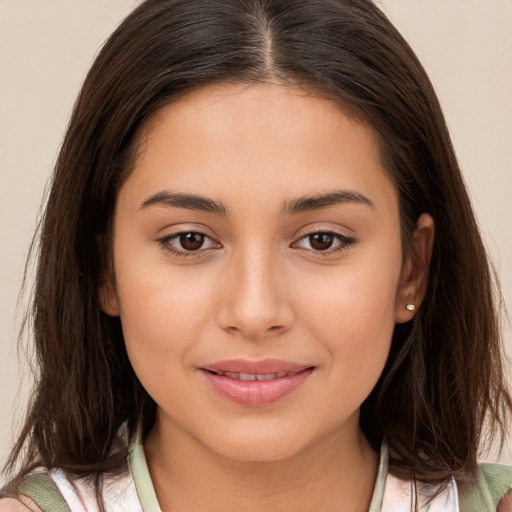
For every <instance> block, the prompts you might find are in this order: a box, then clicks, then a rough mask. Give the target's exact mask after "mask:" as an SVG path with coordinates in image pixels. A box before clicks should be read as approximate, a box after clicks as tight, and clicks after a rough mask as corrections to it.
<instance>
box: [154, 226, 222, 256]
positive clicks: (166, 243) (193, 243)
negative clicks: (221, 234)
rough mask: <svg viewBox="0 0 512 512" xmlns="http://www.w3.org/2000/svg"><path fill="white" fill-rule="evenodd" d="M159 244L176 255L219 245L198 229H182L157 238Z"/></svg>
mask: <svg viewBox="0 0 512 512" xmlns="http://www.w3.org/2000/svg"><path fill="white" fill-rule="evenodd" d="M159 243H160V245H162V247H163V248H164V249H165V250H166V251H169V252H171V253H174V254H178V255H188V254H189V253H194V252H199V251H203V250H206V249H212V248H215V247H220V245H219V244H218V243H216V242H214V241H213V240H212V239H211V238H210V237H209V236H208V235H205V234H204V233H200V232H198V231H183V232H181V233H176V234H174V235H171V236H166V237H164V238H161V239H160V240H159Z"/></svg>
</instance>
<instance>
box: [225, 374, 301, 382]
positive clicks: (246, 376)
mask: <svg viewBox="0 0 512 512" xmlns="http://www.w3.org/2000/svg"><path fill="white" fill-rule="evenodd" d="M215 374H216V375H219V376H221V377H229V378H230V379H236V380H243V381H253V380H272V379H279V378H281V377H286V376H287V375H293V374H292V373H289V372H279V373H265V374H255V373H242V372H240V373H236V372H215Z"/></svg>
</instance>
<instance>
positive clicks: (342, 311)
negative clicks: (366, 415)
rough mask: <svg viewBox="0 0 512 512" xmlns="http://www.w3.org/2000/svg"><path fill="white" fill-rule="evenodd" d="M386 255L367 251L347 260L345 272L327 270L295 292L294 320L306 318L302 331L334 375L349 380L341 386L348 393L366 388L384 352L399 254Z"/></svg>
mask: <svg viewBox="0 0 512 512" xmlns="http://www.w3.org/2000/svg"><path fill="white" fill-rule="evenodd" d="M380 254H381V255H382V254H383V253H382V252H381V253H380ZM389 256H390V257H389V258H379V260H377V258H375V257H374V256H372V254H371V253H370V256H369V257H368V258H365V257H364V256H363V257H361V258H360V259H358V261H357V264H356V263H355V262H349V261H348V260H347V265H346V267H345V268H339V269H333V270H334V271H333V272H332V273H331V274H330V275H329V276H325V280H324V281H323V282H322V281H320V282H319V281H318V280H317V282H316V286H306V287H304V289H303V290H302V293H301V296H302V300H301V312H302V313H301V314H300V315H298V316H302V317H303V318H309V325H308V326H307V328H308V329H309V330H310V331H311V333H312V334H313V336H314V337H315V338H317V339H319V340H322V341H323V343H324V345H325V346H326V347H327V348H328V350H329V351H330V353H331V358H332V361H335V362H336V363H337V365H338V368H340V371H341V372H343V373H344V375H345V376H347V375H350V376H351V377H350V379H347V381H346V382H348V385H349V386H350V387H351V388H353V390H354V391H355V390H357V388H358V386H360V385H363V386H365V387H366V388H368V387H369V389H367V391H368V392H369V391H370V390H371V388H372V387H373V385H374V383H375V382H376V380H377V379H378V377H379V375H380V373H381V371H382V369H383V367H384V364H385V362H386V359H387V356H388V353H389V348H390V344H391V338H392V335H393V330H394V327H395V300H396V289H397V283H398V279H399V275H400V269H401V257H400V254H398V252H397V253H395V251H391V252H390V254H389ZM349 263H353V264H349ZM364 382H366V384H364Z"/></svg>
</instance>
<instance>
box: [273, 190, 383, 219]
mask: <svg viewBox="0 0 512 512" xmlns="http://www.w3.org/2000/svg"><path fill="white" fill-rule="evenodd" d="M346 203H353V204H361V205H365V206H369V207H370V208H372V209H375V204H374V203H373V201H372V200H371V199H369V198H368V197H366V196H365V195H363V194H360V193H359V192H354V191H351V190H336V191H334V192H328V193H327V194H319V195H315V196H303V197H299V198H298V199H295V200H293V201H287V202H286V203H285V205H284V209H283V213H285V214H288V215H296V214H299V213H304V212H309V211H312V210H322V209H323V208H328V207H330V206H336V205H338V204H346Z"/></svg>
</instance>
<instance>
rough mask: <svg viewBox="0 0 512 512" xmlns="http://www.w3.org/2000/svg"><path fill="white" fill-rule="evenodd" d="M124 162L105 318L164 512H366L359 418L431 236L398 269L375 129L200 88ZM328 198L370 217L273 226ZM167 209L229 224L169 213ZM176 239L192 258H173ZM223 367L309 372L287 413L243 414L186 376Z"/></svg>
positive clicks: (328, 214) (325, 214)
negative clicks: (145, 425)
mask: <svg viewBox="0 0 512 512" xmlns="http://www.w3.org/2000/svg"><path fill="white" fill-rule="evenodd" d="M138 144H139V145H140V151H139V153H138V157H137V161H136V162H135V165H134V170H133V172H132V173H131V174H130V176H129V177H128V179H127V180H126V181H125V183H124V184H123V186H122V187H121V190H120V192H119V196H118V200H117V205H116V211H115V218H114V234H113V269H111V272H110V274H109V276H107V278H106V279H105V283H104V285H103V287H102V301H103V309H104V311H105V312H107V313H108V314H110V315H120V317H121V321H122V325H123V332H124V336H125V340H126V346H127V350H128V354H129V357H130V360H131V363H132V365H133V367H134V369H135V372H136V373H137V375H138V377H139V379H140V381H141V383H142V385H143V386H144V387H145V389H146V390H147V391H148V393H149V394H150V395H151V396H152V397H153V399H154V400H155V402H156V403H157V405H158V412H157V419H156V423H155V426H154V428H153V430H152V431H151V433H150V435H149V436H148V438H147V439H146V441H145V446H144V447H145V451H146V456H147V459H148V465H149V468H150V472H151V475H152V479H153V482H154V485H155V489H156V492H157V496H158V499H159V501H160V505H161V507H162V509H163V510H187V511H202V510H209V511H210V512H215V511H217V510H219V511H220V510H226V508H228V507H229V508H235V509H239V510H244V511H264V510H265V511H267V510H279V511H288V510H290V511H291V510H293V511H294V512H297V511H300V510H304V511H306V510H308V511H310V510H316V511H328V510H329V511H332V510H337V511H344V510H346V511H356V510H367V509H368V506H369V503H370V500H371V495H372V490H373V485H374V481H375V477H376V472H377V465H378V455H377V454H376V453H374V452H373V450H372V449H371V448H370V446H369V444H368V442H367V441H366V439H365V437H364V435H363V434H362V432H361V431H360V429H359V424H358V419H359V407H360V405H361V403H362V402H363V401H364V399H365V398H366V397H367V396H368V394H369V393H370V391H371V389H372V388H373V387H374V385H375V383H376V382H377V380H378V378H379V376H380V374H381V372H382V369H383V367H384V364H385V362H386V358H387V356H388V352H389V348H390V342H391V336H392V332H393V328H394V325H395V323H396V322H405V321H409V320H411V319H412V317H413V316H414V314H415V313H414V312H411V311H408V310H407V309H406V307H405V306H406V304H408V303H413V304H415V305H416V307H417V308H418V307H419V305H420V303H421V300H422V297H423V293H424V287H425V281H426V279H425V275H424V268H425V265H424V263H425V262H427V261H428V259H429V255H430V251H431V247H432V241H433V236H434V226H433V221H432V219H431V218H430V217H429V216H428V215H426V214H424V215H422V216H421V217H420V219H419V221H418V226H417V229H416V231H415V233H414V244H415V245H416V249H417V251H418V253H419V255H420V256H421V257H420V259H419V260H417V259H413V258H410V257H406V258H405V259H403V257H402V247H401V238H400V227H399V211H398V198H397V192H396V189H395V187H394V185H393V184H392V182H391V181H390V180H389V178H388V177H387V176H386V174H385V172H384V171H383V169H382V166H381V163H380V160H379V151H378V146H377V143H376V139H375V136H374V133H373V131H372V129H371V128H370V127H368V126H366V125H364V124H362V123H361V122H358V121H356V120H354V119H353V118H351V117H349V116H347V115H346V114H345V113H343V112H342V111H341V110H340V109H339V108H338V107H337V106H336V105H335V104H334V103H332V102H330V101H328V100H325V99H322V98H319V97H314V96H311V95H307V94H306V93H305V92H304V91H301V90H299V89H294V88H291V87H286V86H283V85H279V84H257V85H252V86H240V85H215V86H207V87H204V88H201V89H199V90H196V91H193V92H191V93H189V94H188V95H186V96H184V97H182V98H181V99H180V100H178V101H176V102H174V103H172V104H169V105H167V106H165V107H163V108H161V109H160V110H159V111H158V112H157V113H156V114H154V115H153V117H152V118H151V119H150V120H149V122H147V123H146V125H145V126H144V127H143V129H142V131H141V133H140V134H139V137H138ZM339 191H345V192H346V191H349V192H350V193H352V194H353V195H357V197H358V198H361V197H364V198H365V200H367V201H366V202H365V201H362V202H361V201H354V200H348V201H341V202H336V203H335V204H331V205H330V206H326V207H323V208H316V209H313V210H306V211H301V212H295V213H292V212H289V211H287V206H288V207H289V205H290V204H292V203H293V201H296V200H297V199H298V198H302V197H305V196H308V197H309V196H315V197H318V196H320V195H324V194H329V193H333V192H339ZM163 192H165V193H179V194H194V195H197V196H202V197H203V198H207V199H209V200H212V201H215V202H216V203H222V205H223V207H224V209H225V212H224V214H219V213H218V212H217V213H215V212H205V211H197V210H194V209H191V208H190V207H187V208H184V207H177V206H170V205H169V204H167V203H165V202H161V201H158V197H161V195H160V196H155V194H157V195H158V194H162V193H163ZM351 197H352V196H351ZM352 199H353V197H352ZM149 203H151V204H149ZM143 205H145V206H143ZM189 206H190V205H189ZM187 232H200V233H204V234H205V235H207V236H206V237H205V238H204V244H203V245H202V246H201V247H200V248H199V249H198V250H194V251H189V252H188V253H187V255H186V257H185V256H184V255H183V254H176V253H173V252H172V251H173V250H174V251H176V250H179V251H181V252H182V253H183V252H184V249H183V247H182V246H180V239H179V237H178V236H176V235H177V233H187ZM315 232H321V233H334V235H330V236H332V238H330V239H329V240H332V244H333V245H332V247H331V248H330V249H328V250H325V251H320V250H317V249H315V247H317V246H313V245H312V243H311V242H312V239H311V237H310V235H311V234H312V233H315ZM173 236H174V238H172V237H173ZM347 240H348V241H347ZM349 242H350V243H349ZM337 249H339V250H337ZM420 260H421V261H420ZM233 358H244V359H249V360H260V359H265V358H278V359H282V360H286V361H290V362H294V363H299V364H307V365H308V366H313V367H314V368H315V369H314V371H313V372H312V373H311V375H310V376H309V377H308V378H307V379H306V380H305V382H304V383H303V384H302V385H300V386H299V387H298V388H297V389H296V390H295V391H293V392H292V393H291V394H290V395H288V396H286V397H284V398H282V399H281V400H279V401H277V402H274V403H271V404H268V405H264V406H257V407H251V406H246V405H240V404H237V403H234V402H231V401H229V400H227V399H226V398H225V397H223V396H221V395H219V394H218V393H217V392H216V391H215V390H214V389H213V388H212V387H211V386H210V385H209V383H208V382H207V380H206V379H205V378H204V375H203V374H202V373H201V372H200V371H198V368H200V367H203V366H204V365H206V364H210V363H214V362H216V361H220V360H225V359H233Z"/></svg>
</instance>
